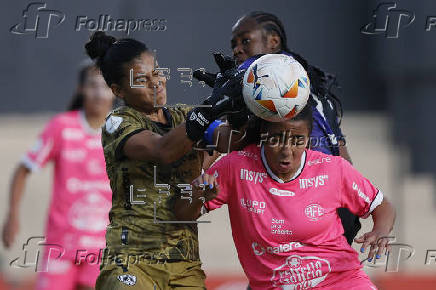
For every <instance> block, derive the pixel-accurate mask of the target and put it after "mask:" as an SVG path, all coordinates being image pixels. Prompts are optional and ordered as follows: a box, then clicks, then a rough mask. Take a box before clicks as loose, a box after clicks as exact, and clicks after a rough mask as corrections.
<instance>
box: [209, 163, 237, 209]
mask: <svg viewBox="0 0 436 290" xmlns="http://www.w3.org/2000/svg"><path fill="white" fill-rule="evenodd" d="M206 172H207V174H209V175H214V176H215V178H216V180H217V183H218V187H219V193H218V196H217V197H216V198H215V199H213V200H210V201H208V202H205V204H204V207H205V208H206V210H207V211H211V210H214V209H217V208H220V207H221V206H222V205H223V204H227V203H228V198H229V192H230V190H231V187H232V185H231V183H232V179H231V178H230V175H229V174H230V167H229V156H225V157H222V158H221V159H220V160H218V161H217V162H215V164H214V165H213V166H212V167H210V168H209V169H208V170H207V171H206Z"/></svg>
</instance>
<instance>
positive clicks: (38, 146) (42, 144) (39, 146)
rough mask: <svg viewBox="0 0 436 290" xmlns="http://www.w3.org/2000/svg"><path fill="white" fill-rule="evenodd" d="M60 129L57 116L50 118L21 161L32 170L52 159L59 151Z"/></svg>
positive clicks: (39, 167) (36, 169)
mask: <svg viewBox="0 0 436 290" xmlns="http://www.w3.org/2000/svg"><path fill="white" fill-rule="evenodd" d="M61 130H62V128H61V124H60V122H59V118H58V117H54V118H53V119H51V120H50V121H49V122H48V123H47V125H46V126H45V128H44V129H43V131H42V132H41V133H40V134H39V136H38V139H37V140H36V142H35V144H34V145H33V147H32V148H31V149H30V150H29V151H28V152H26V153H25V154H24V156H23V157H22V159H21V163H22V164H23V165H24V166H25V167H26V168H28V169H29V170H31V171H33V172H34V171H38V170H39V169H41V168H43V167H44V166H45V165H46V164H47V162H49V161H51V160H53V159H54V158H55V157H56V156H57V154H58V152H59V146H60V141H61V140H60V138H61Z"/></svg>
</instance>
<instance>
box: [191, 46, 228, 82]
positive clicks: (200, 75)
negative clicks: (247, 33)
mask: <svg viewBox="0 0 436 290" xmlns="http://www.w3.org/2000/svg"><path fill="white" fill-rule="evenodd" d="M213 57H214V58H215V63H216V64H217V65H218V67H219V69H220V73H224V72H225V71H228V70H231V69H236V62H235V60H234V59H233V58H232V57H230V56H226V55H223V54H222V53H219V52H215V53H214V54H213ZM217 75H218V74H216V73H215V74H214V73H210V72H206V71H203V70H200V69H197V70H195V71H194V73H193V77H194V78H196V79H197V80H199V81H200V82H205V83H206V84H207V85H208V86H209V87H211V88H214V87H215V80H216V78H217Z"/></svg>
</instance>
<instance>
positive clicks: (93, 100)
mask: <svg viewBox="0 0 436 290" xmlns="http://www.w3.org/2000/svg"><path fill="white" fill-rule="evenodd" d="M113 100H114V96H113V94H112V91H111V90H110V89H109V88H108V87H107V86H106V84H105V81H104V79H103V77H102V76H101V73H100V71H99V70H98V69H97V68H96V67H95V65H93V64H92V63H91V62H89V63H87V64H86V65H84V66H83V68H82V69H81V71H80V73H79V85H78V89H77V94H76V96H75V97H74V98H73V101H72V103H71V105H70V108H69V110H68V111H67V112H64V113H60V114H58V115H56V116H55V117H53V118H52V119H51V120H50V121H49V122H48V124H47V125H46V127H45V128H44V130H43V131H42V133H41V134H40V135H39V138H38V140H37V142H36V144H35V145H34V147H33V148H32V149H31V150H30V151H28V152H27V153H26V154H25V155H24V156H23V158H22V160H21V162H20V163H19V165H18V168H17V169H16V170H15V173H14V176H13V179H12V185H11V193H10V204H9V213H8V215H7V219H6V222H5V225H4V227H3V243H4V245H5V247H10V246H11V245H12V243H13V242H14V239H15V236H16V234H17V232H18V226H19V220H18V218H19V212H18V209H19V203H20V200H21V197H22V194H23V191H24V187H25V183H26V180H27V178H28V176H29V173H30V172H35V171H37V170H38V169H40V168H42V167H44V166H45V165H46V164H47V162H49V161H52V162H53V163H54V176H53V188H52V196H51V202H50V207H49V213H48V218H47V220H46V227H45V232H46V233H45V239H46V243H47V244H51V245H52V246H44V259H43V262H42V266H41V268H38V269H37V270H38V272H39V273H38V281H37V289H63V290H64V289H93V287H94V284H95V280H96V278H97V276H98V274H99V262H100V261H99V259H98V258H99V255H100V249H102V248H104V247H105V232H106V225H107V224H108V222H109V220H108V213H109V210H110V206H111V195H112V192H111V189H110V186H109V180H108V178H107V175H106V170H105V160H104V156H103V148H102V145H101V132H100V131H101V130H100V127H101V126H102V125H103V123H104V120H105V117H106V115H107V114H108V113H109V111H110V110H111V108H112V103H113ZM49 250H50V251H51V253H50V251H49ZM38 265H39V264H38ZM39 266H40V265H39Z"/></svg>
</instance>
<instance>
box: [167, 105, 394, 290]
mask: <svg viewBox="0 0 436 290" xmlns="http://www.w3.org/2000/svg"><path fill="white" fill-rule="evenodd" d="M252 120H254V122H255V123H256V126H254V127H252V128H255V129H254V132H253V133H250V134H249V136H253V137H254V138H252V139H250V140H249V142H250V145H248V146H246V147H245V148H244V149H243V151H238V152H232V153H230V154H228V155H227V156H225V157H223V158H221V159H220V160H219V161H217V162H216V163H215V164H214V165H213V166H212V167H211V168H210V169H209V170H208V171H207V174H203V175H201V176H199V177H198V178H197V179H195V180H194V181H193V186H194V192H193V197H194V198H199V197H203V198H206V199H212V198H214V197H215V198H214V199H212V200H211V201H209V202H206V203H205V204H204V207H205V209H206V210H207V211H209V210H214V209H216V208H219V207H221V206H222V205H223V204H227V205H228V210H229V216H230V223H231V226H232V235H233V240H234V242H235V246H236V249H237V252H238V257H239V260H240V262H241V265H242V267H243V269H244V271H245V274H246V275H247V277H248V279H249V282H250V286H251V288H252V289H256V290H260V289H261V290H265V289H308V288H315V287H316V288H317V289H318V287H319V289H343V290H345V289H356V290H367V289H376V288H375V286H374V285H373V284H372V283H371V281H370V280H369V278H368V277H367V276H366V274H365V272H364V271H363V270H362V265H361V264H360V261H359V259H358V253H357V252H356V251H355V250H354V249H353V248H351V246H350V245H349V244H348V243H347V240H346V238H345V237H344V236H343V229H342V225H341V221H340V218H339V216H338V213H337V209H338V208H341V207H342V208H348V209H349V210H350V211H351V212H353V214H355V215H357V216H359V217H368V216H369V215H372V218H373V221H374V226H373V229H372V231H371V232H368V233H365V234H364V235H363V236H361V237H359V238H358V239H356V242H358V243H362V244H363V245H362V248H361V252H365V250H367V249H368V248H369V250H370V251H369V254H368V261H369V262H371V260H372V259H373V258H374V256H375V258H376V259H379V258H381V255H382V254H384V253H385V251H386V250H387V247H388V246H387V243H388V239H387V238H386V237H387V236H388V235H389V233H390V232H391V230H392V227H393V224H394V219H395V212H394V209H393V207H392V206H391V204H390V203H389V202H388V201H387V200H386V199H385V198H384V197H383V193H382V192H381V191H380V190H378V189H377V188H376V187H374V186H373V185H372V183H371V182H370V181H369V180H367V179H366V178H364V177H363V176H362V175H361V174H360V173H359V172H358V171H357V170H356V169H354V168H353V167H352V166H351V164H350V163H349V162H347V161H346V160H344V159H343V158H340V157H336V156H331V155H327V154H324V153H321V152H317V151H312V150H309V149H307V144H308V142H309V138H310V137H309V136H310V132H311V130H312V123H313V121H312V108H311V107H310V106H306V107H305V108H304V109H303V110H302V111H301V112H300V113H299V114H298V115H297V116H296V117H294V118H293V119H291V120H286V121H283V122H266V121H264V120H261V119H257V118H254V119H252ZM200 185H202V186H203V187H201V186H200ZM206 185H209V186H207V187H206V189H205V190H204V189H202V188H204V186H206ZM201 210H202V208H201V206H200V205H198V204H193V203H188V202H186V201H184V200H179V201H177V202H176V205H175V212H176V215H177V217H178V218H179V219H181V220H192V219H197V218H198V217H199V216H200V214H201Z"/></svg>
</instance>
